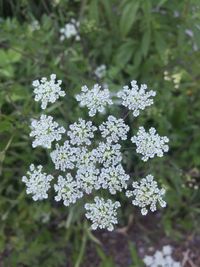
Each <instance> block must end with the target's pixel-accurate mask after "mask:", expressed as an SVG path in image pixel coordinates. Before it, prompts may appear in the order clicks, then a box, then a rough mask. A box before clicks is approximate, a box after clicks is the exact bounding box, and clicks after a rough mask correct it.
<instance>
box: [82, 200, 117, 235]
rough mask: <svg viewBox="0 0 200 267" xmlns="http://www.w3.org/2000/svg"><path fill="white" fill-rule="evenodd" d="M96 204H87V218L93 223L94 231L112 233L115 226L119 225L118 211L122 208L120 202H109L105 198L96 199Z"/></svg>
mask: <svg viewBox="0 0 200 267" xmlns="http://www.w3.org/2000/svg"><path fill="white" fill-rule="evenodd" d="M94 201H95V203H92V204H89V203H86V204H85V209H86V210H87V212H86V215H85V216H86V218H88V219H90V220H91V221H92V226H91V227H92V229H93V230H96V229H97V228H100V229H108V231H112V230H113V229H114V226H113V225H114V224H117V209H118V208H119V207H120V206H121V205H120V203H119V202H118V201H116V202H112V201H111V200H110V199H108V200H107V201H106V200H104V199H103V198H99V197H95V198H94Z"/></svg>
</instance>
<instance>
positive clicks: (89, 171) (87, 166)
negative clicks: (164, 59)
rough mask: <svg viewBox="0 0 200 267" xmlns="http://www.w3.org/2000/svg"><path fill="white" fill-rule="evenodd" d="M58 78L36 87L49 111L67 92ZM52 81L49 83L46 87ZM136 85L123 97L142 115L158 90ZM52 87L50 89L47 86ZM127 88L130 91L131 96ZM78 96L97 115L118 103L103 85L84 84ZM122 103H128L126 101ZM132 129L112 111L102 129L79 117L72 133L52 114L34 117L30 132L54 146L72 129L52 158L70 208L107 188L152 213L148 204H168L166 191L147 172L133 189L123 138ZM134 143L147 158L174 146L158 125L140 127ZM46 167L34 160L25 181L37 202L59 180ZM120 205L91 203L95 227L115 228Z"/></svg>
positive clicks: (57, 187)
mask: <svg viewBox="0 0 200 267" xmlns="http://www.w3.org/2000/svg"><path fill="white" fill-rule="evenodd" d="M55 78H56V77H55V76H53V77H52V75H51V79H52V80H53V81H52V82H51V81H50V82H47V80H46V78H42V79H41V83H40V82H39V81H35V82H34V83H33V84H34V86H35V87H36V88H35V94H36V96H37V97H36V98H35V100H36V101H39V100H41V101H42V108H43V109H44V108H46V105H47V103H48V102H51V103H53V102H54V101H56V100H57V99H58V97H59V96H61V95H62V93H61V92H62V91H61V90H60V82H59V81H58V84H56V85H55ZM43 79H45V80H43ZM46 83H48V85H45V84H46ZM132 86H133V88H132V89H131V90H129V89H128V88H126V87H125V89H124V91H123V93H122V92H121V93H119V95H121V97H122V99H123V101H126V103H129V104H130V103H132V104H130V105H129V104H128V105H127V107H128V108H130V109H131V110H133V113H134V116H136V113H137V112H139V109H143V108H144V107H145V106H148V105H150V102H151V101H153V100H150V99H148V98H149V96H153V95H155V94H154V93H152V91H150V94H148V93H146V92H145V89H146V87H145V86H144V85H142V86H141V89H140V90H139V89H138V86H137V84H136V82H132ZM47 87H48V88H49V90H46V89H47ZM53 87H54V89H52V88H53ZM56 88H57V89H56ZM45 90H46V91H45ZM127 90H128V91H130V92H129V93H127V94H126V93H125V92H128V91H127ZM53 91H54V92H53ZM130 97H131V98H130ZM76 99H77V101H78V102H80V105H81V106H86V107H87V108H88V109H89V116H91V117H92V116H94V115H95V114H96V113H97V112H100V113H102V112H105V108H106V106H107V105H111V104H112V103H113V102H112V100H111V98H110V92H109V90H108V89H102V88H101V86H99V85H98V84H95V85H94V87H93V88H92V89H88V87H87V86H83V87H82V88H81V93H80V94H78V95H77V96H76ZM149 101H150V102H149ZM122 104H123V105H125V104H124V102H123V103H122ZM125 106H126V105H125ZM138 114H139V113H138ZM128 131H129V126H128V125H126V124H125V122H124V120H123V119H121V118H116V117H114V116H112V115H110V116H108V118H107V119H106V120H105V121H103V122H102V123H101V124H100V125H99V126H98V127H97V126H95V125H94V124H93V122H92V121H86V120H84V119H82V118H79V119H78V121H77V122H74V123H73V124H71V125H69V127H68V129H67V131H66V130H65V128H64V127H62V126H59V124H58V123H57V122H55V121H54V120H53V117H52V116H47V115H44V114H42V115H41V116H40V118H39V119H38V120H36V119H33V120H32V123H31V133H30V136H31V137H33V138H34V140H33V143H32V146H33V147H37V146H42V147H44V148H51V146H52V142H54V141H60V140H61V137H62V136H64V135H63V134H64V133H65V132H66V134H65V140H64V142H63V143H62V144H60V143H56V144H55V147H54V148H53V149H52V151H51V152H50V157H51V160H52V162H53V163H54V165H55V169H56V170H57V171H56V173H58V179H57V183H55V184H54V191H55V193H56V195H55V200H56V201H62V202H63V204H64V205H65V206H69V205H70V204H74V203H76V202H77V201H78V200H79V199H80V198H82V197H84V196H85V195H88V194H94V192H95V191H97V190H101V191H102V190H107V191H108V192H109V193H110V194H111V195H114V194H117V192H122V191H126V196H127V197H132V198H133V199H132V203H133V205H135V206H138V207H139V208H141V212H142V214H143V215H146V214H147V213H148V208H150V210H151V211H155V210H156V205H157V203H159V204H160V206H161V207H165V206H166V202H165V201H164V200H163V199H162V197H163V195H164V194H165V190H164V189H159V188H158V185H157V182H156V181H154V179H153V176H152V175H147V176H146V178H143V179H142V180H141V182H133V190H132V191H130V190H129V191H127V188H128V181H129V180H130V176H129V175H128V174H127V173H126V171H125V169H124V166H123V165H122V158H123V157H122V156H123V154H122V152H121V142H122V141H124V140H127V135H128ZM96 137H97V138H98V139H97V138H96ZM129 141H130V140H129ZM131 141H132V142H133V143H135V144H136V146H137V149H136V151H137V152H138V153H140V154H142V156H143V158H142V159H143V160H144V161H146V160H148V159H149V158H152V157H154V156H155V155H157V156H159V157H160V156H162V155H163V152H166V151H167V150H168V145H166V144H165V143H167V142H168V138H167V137H160V136H159V135H158V134H156V131H155V129H154V128H151V129H150V131H149V133H146V132H145V130H144V128H143V127H140V128H139V131H138V133H137V135H136V136H133V137H132V138H131ZM119 142H120V143H119ZM126 142H128V140H127V141H126ZM41 170H42V166H38V167H37V168H36V167H35V166H34V165H33V164H32V165H31V166H30V171H29V172H28V173H27V174H28V176H29V179H28V178H27V177H26V176H24V177H23V182H25V183H26V185H27V193H28V194H32V195H33V199H34V200H37V199H43V198H47V196H48V195H47V191H48V190H49V188H50V181H51V180H52V179H53V177H52V176H51V175H47V174H46V173H42V172H41ZM100 193H101V192H100ZM97 195H98V192H97ZM119 207H120V203H119V202H118V201H116V202H112V200H110V199H108V200H106V199H104V198H100V197H98V196H96V197H95V198H94V203H86V204H85V209H86V217H87V218H88V219H90V220H91V221H92V228H93V229H97V228H98V227H99V228H100V229H103V228H107V229H108V230H110V231H111V230H113V228H114V225H115V224H116V223H117V209H118V208H119Z"/></svg>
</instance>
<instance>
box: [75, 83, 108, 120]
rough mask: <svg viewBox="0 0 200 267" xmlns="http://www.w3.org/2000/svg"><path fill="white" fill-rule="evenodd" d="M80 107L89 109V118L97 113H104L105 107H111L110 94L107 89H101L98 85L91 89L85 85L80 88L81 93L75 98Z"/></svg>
mask: <svg viewBox="0 0 200 267" xmlns="http://www.w3.org/2000/svg"><path fill="white" fill-rule="evenodd" d="M76 100H77V101H79V102H80V106H82V107H85V106H86V107H87V108H88V109H89V116H90V117H93V116H94V115H95V114H96V113H97V112H100V113H103V112H105V107H106V105H112V100H111V99H110V92H109V90H108V89H102V88H101V86H100V85H98V84H95V85H94V87H93V88H92V89H89V88H88V87H87V86H86V85H85V86H82V87H81V93H80V94H78V95H77V96H76Z"/></svg>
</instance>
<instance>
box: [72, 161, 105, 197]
mask: <svg viewBox="0 0 200 267" xmlns="http://www.w3.org/2000/svg"><path fill="white" fill-rule="evenodd" d="M98 175H99V169H97V168H96V167H95V165H93V164H90V165H81V166H79V169H78V170H77V175H76V180H77V183H78V184H79V185H80V187H81V188H82V190H83V191H84V192H85V193H86V194H90V193H92V190H93V189H95V190H98V189H100V187H101V185H100V183H99V180H98Z"/></svg>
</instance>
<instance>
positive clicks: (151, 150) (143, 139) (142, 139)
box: [131, 127, 169, 161]
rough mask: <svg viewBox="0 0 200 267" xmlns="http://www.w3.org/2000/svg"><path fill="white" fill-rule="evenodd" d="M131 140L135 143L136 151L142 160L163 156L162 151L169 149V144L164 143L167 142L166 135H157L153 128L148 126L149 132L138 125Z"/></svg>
mask: <svg viewBox="0 0 200 267" xmlns="http://www.w3.org/2000/svg"><path fill="white" fill-rule="evenodd" d="M131 141H132V143H134V144H136V147H137V149H136V151H137V153H139V154H142V156H143V157H142V160H143V161H147V160H148V159H149V158H153V157H155V156H158V157H163V155H164V152H167V151H168V150H169V146H168V145H167V144H166V143H168V142H169V139H168V137H166V136H159V135H158V134H157V133H156V129H155V128H150V129H149V132H146V131H145V129H144V127H139V131H138V132H137V135H135V136H133V137H132V138H131Z"/></svg>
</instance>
